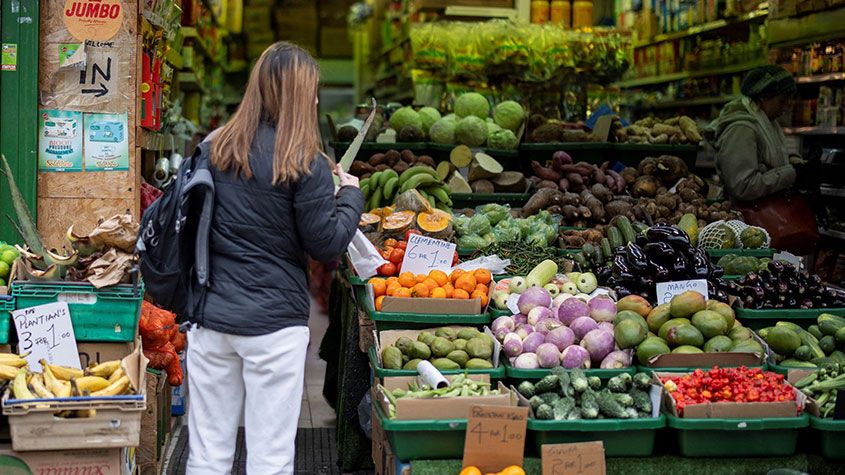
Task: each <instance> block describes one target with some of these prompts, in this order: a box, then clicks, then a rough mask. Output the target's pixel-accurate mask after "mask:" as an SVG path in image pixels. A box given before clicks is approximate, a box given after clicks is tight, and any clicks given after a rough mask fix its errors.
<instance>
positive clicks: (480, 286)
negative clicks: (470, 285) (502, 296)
mask: <svg viewBox="0 0 845 475" xmlns="http://www.w3.org/2000/svg"><path fill="white" fill-rule="evenodd" d="M473 292H484V293H485V294H486V293H487V285H486V284H477V285H476V286H475V289H474V290H473Z"/></svg>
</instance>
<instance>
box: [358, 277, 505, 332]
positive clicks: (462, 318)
mask: <svg viewBox="0 0 845 475" xmlns="http://www.w3.org/2000/svg"><path fill="white" fill-rule="evenodd" d="M356 295H357V298H358V304H359V305H361V306H363V307H364V309H365V310H366V311H367V314H368V315H369V316H370V320H372V321H374V322H375V324H376V329H377V330H378V331H382V330H413V329H421V328H429V327H432V326H438V325H477V326H481V325H489V324H490V322H491V320H490V314H489V313H487V312H484V313H480V314H477V315H464V314H455V315H452V314H443V315H434V314H425V313H391V312H377V311H375V309H373V307H372V305H370V301H369V299H368V298H367V294H366V293H365V292H364V289H363V287H358V291H357V292H356Z"/></svg>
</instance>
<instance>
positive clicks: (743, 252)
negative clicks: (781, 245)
mask: <svg viewBox="0 0 845 475" xmlns="http://www.w3.org/2000/svg"><path fill="white" fill-rule="evenodd" d="M707 254H708V255H709V256H710V257H712V258H716V259H718V258H720V257H724V256H727V255H728V254H733V255H736V256H746V257H768V258H772V256H774V255H775V250H774V249H769V248H765V249H707Z"/></svg>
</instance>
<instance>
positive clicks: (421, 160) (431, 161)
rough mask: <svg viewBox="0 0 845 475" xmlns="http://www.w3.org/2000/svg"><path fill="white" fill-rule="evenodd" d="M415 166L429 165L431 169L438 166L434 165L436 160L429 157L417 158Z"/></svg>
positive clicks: (421, 156)
mask: <svg viewBox="0 0 845 475" xmlns="http://www.w3.org/2000/svg"><path fill="white" fill-rule="evenodd" d="M415 164H418V165H419V164H422V165H428V166H430V167H431V168H434V167H435V166H436V164H435V163H434V159H433V158H431V157H430V156H428V155H420V156H419V157H417V160H416V162H415Z"/></svg>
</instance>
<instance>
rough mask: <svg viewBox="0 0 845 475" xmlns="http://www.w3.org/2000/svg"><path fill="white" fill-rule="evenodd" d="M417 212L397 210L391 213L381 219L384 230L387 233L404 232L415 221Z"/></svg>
mask: <svg viewBox="0 0 845 475" xmlns="http://www.w3.org/2000/svg"><path fill="white" fill-rule="evenodd" d="M415 216H416V213H414V212H413V211H397V212H395V213H393V214H389V215H387V216H385V217H384V219H383V220H382V221H381V227H382V230H383V231H384V232H386V233H404V232H405V231H406V230H407V229H408V228H410V227H411V225H412V224H413V223H414V217H415Z"/></svg>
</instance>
